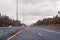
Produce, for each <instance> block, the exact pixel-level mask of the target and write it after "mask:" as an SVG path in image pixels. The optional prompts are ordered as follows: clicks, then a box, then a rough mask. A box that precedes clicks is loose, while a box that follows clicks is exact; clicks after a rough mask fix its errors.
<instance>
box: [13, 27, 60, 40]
mask: <svg viewBox="0 0 60 40" xmlns="http://www.w3.org/2000/svg"><path fill="white" fill-rule="evenodd" d="M12 40H60V33H59V32H55V31H51V30H47V29H40V28H33V27H25V29H24V31H23V32H21V33H20V34H18V35H17V36H15V37H14V38H13V39H12Z"/></svg>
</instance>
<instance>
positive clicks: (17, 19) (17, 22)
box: [16, 0, 18, 26]
mask: <svg viewBox="0 0 60 40" xmlns="http://www.w3.org/2000/svg"><path fill="white" fill-rule="evenodd" d="M16 20H17V24H16V26H18V0H16Z"/></svg>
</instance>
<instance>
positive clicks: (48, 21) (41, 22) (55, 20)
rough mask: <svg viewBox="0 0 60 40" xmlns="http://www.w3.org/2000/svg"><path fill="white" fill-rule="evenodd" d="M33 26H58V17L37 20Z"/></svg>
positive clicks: (59, 23) (59, 22)
mask: <svg viewBox="0 0 60 40" xmlns="http://www.w3.org/2000/svg"><path fill="white" fill-rule="evenodd" d="M34 25H60V17H58V15H56V16H55V17H53V18H45V19H43V20H38V21H37V22H36V23H35V24H34Z"/></svg>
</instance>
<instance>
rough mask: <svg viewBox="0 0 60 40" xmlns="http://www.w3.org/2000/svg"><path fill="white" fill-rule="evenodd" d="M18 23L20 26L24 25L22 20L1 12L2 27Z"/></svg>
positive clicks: (0, 22)
mask: <svg viewBox="0 0 60 40" xmlns="http://www.w3.org/2000/svg"><path fill="white" fill-rule="evenodd" d="M17 23H18V26H22V23H21V21H17V20H12V19H10V18H9V17H8V16H5V15H4V16H1V14H0V27H8V26H17Z"/></svg>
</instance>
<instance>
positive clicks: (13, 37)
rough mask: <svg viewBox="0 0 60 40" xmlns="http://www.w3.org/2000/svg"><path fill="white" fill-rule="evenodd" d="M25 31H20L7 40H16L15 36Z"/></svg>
mask: <svg viewBox="0 0 60 40" xmlns="http://www.w3.org/2000/svg"><path fill="white" fill-rule="evenodd" d="M23 31H24V29H23V30H21V31H19V32H17V33H16V34H14V35H13V36H11V37H9V38H7V40H11V39H12V38H14V37H15V36H17V35H18V34H20V33H21V32H23Z"/></svg>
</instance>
